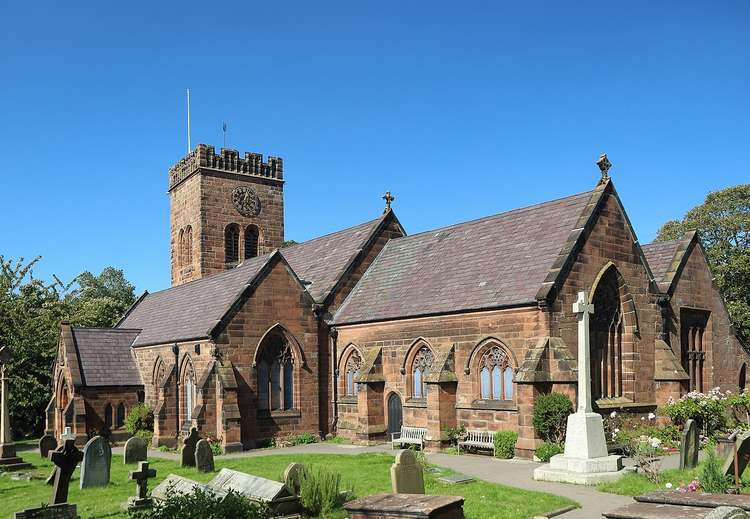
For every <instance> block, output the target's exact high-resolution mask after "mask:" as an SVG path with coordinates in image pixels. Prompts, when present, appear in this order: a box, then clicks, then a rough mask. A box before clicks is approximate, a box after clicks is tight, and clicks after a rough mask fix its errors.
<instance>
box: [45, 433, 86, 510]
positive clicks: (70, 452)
mask: <svg viewBox="0 0 750 519" xmlns="http://www.w3.org/2000/svg"><path fill="white" fill-rule="evenodd" d="M48 457H49V460H50V461H51V462H52V463H54V464H55V465H56V467H55V483H54V485H55V486H54V488H53V490H52V499H51V500H50V504H51V505H56V504H59V503H65V502H66V501H67V500H68V486H70V478H71V476H72V475H73V471H74V470H75V469H76V466H77V465H78V464H79V463H80V462H81V461H83V453H82V452H81V451H80V450H78V447H76V446H75V440H65V443H64V444H63V445H62V447H58V448H57V449H55V450H53V451H52V452H50V453H49V456H48Z"/></svg>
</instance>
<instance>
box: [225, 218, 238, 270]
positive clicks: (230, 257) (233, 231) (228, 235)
mask: <svg viewBox="0 0 750 519" xmlns="http://www.w3.org/2000/svg"><path fill="white" fill-rule="evenodd" d="M239 260H240V227H239V225H237V224H236V223H231V224H229V225H227V228H226V229H224V262H225V263H227V264H228V265H231V264H234V263H237V262H238V261H239Z"/></svg>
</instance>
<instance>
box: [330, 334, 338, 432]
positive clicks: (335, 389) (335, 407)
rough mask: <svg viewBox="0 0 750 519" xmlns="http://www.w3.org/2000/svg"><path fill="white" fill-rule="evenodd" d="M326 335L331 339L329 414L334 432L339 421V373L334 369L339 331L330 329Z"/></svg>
mask: <svg viewBox="0 0 750 519" xmlns="http://www.w3.org/2000/svg"><path fill="white" fill-rule="evenodd" d="M328 335H329V336H330V337H331V341H330V342H331V349H330V351H331V373H332V374H333V388H332V396H333V398H332V399H331V401H332V403H333V413H331V416H333V419H332V420H331V432H335V430H336V425H337V424H338V421H339V406H338V400H339V397H338V389H339V372H338V369H337V367H336V364H337V363H336V357H337V355H338V353H337V351H336V346H337V344H336V340H337V339H338V337H339V331H338V330H337V329H336V328H330V329H329V330H328Z"/></svg>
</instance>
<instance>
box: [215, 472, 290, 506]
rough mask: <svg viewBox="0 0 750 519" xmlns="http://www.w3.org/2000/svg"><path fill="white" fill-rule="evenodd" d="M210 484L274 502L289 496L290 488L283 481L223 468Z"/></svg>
mask: <svg viewBox="0 0 750 519" xmlns="http://www.w3.org/2000/svg"><path fill="white" fill-rule="evenodd" d="M208 486H209V487H211V488H214V489H217V490H222V491H225V492H226V491H229V490H234V491H235V492H237V493H238V494H242V495H243V496H245V497H247V498H249V499H251V500H253V501H263V502H266V503H272V502H274V501H276V500H278V499H280V498H282V497H287V496H289V490H288V489H287V488H286V486H285V485H284V484H283V483H279V482H278V481H273V480H270V479H265V478H261V477H258V476H252V475H250V474H245V473H244V472H238V471H236V470H232V469H226V468H224V469H221V470H220V471H219V473H218V474H217V475H216V477H215V478H214V479H212V480H211V481H209V483H208Z"/></svg>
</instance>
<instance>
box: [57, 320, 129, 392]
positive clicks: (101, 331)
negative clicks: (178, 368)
mask: <svg viewBox="0 0 750 519" xmlns="http://www.w3.org/2000/svg"><path fill="white" fill-rule="evenodd" d="M72 332H73V340H74V343H75V348H76V352H77V353H78V358H79V359H80V367H81V370H82V372H83V380H84V383H85V384H86V385H87V386H140V385H142V384H143V382H142V381H141V376H140V374H139V372H138V369H137V368H136V365H135V359H133V354H132V353H131V351H130V345H131V344H132V343H133V340H134V339H135V338H136V337H137V335H138V333H139V332H140V330H132V329H124V328H76V327H73V328H72Z"/></svg>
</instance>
